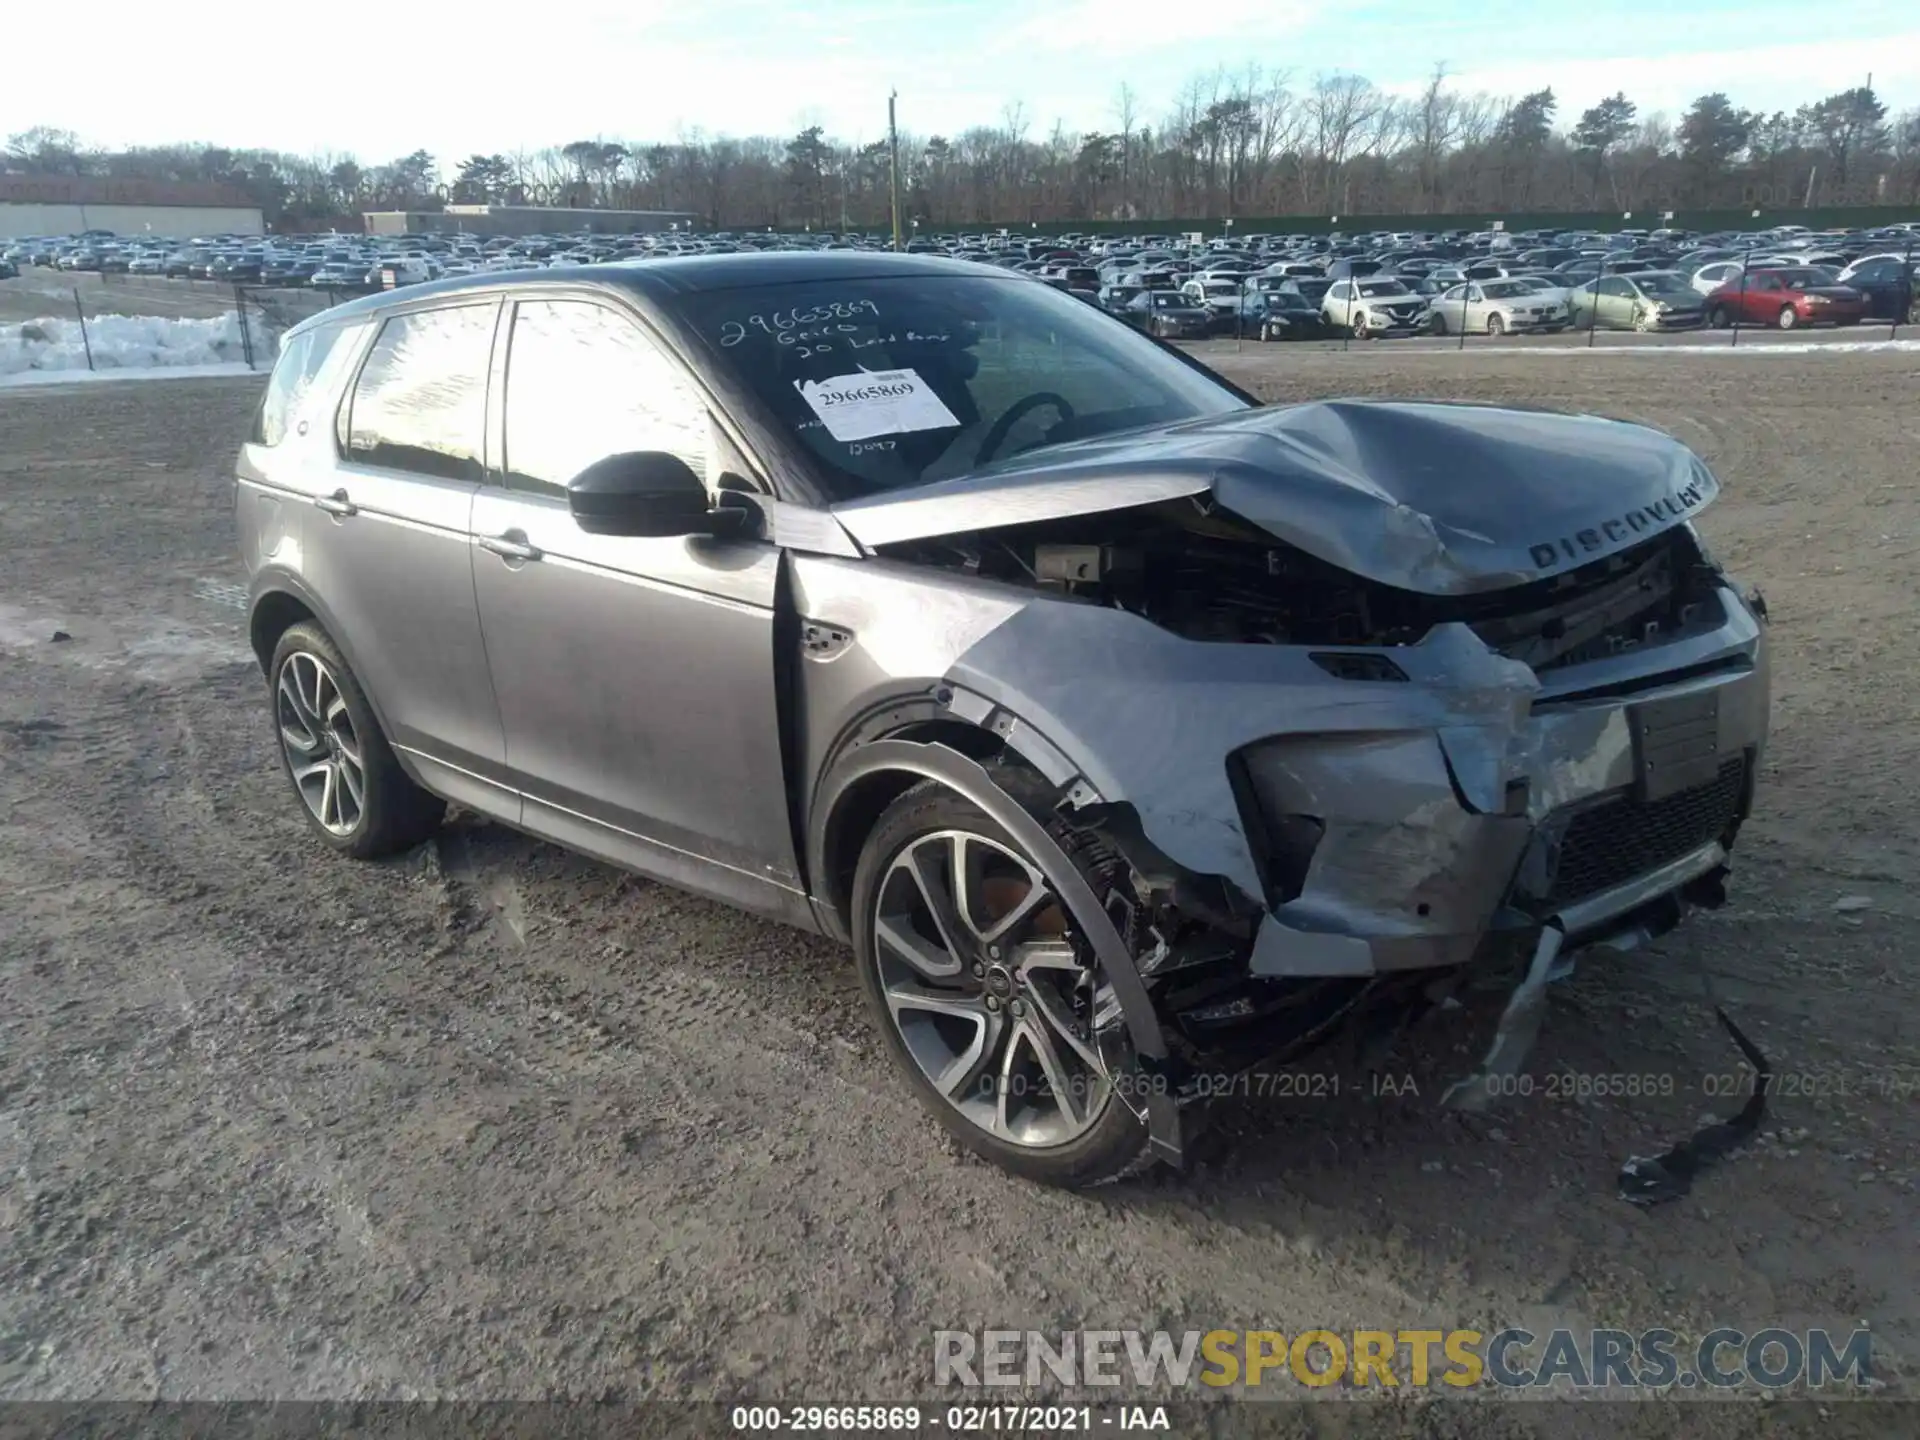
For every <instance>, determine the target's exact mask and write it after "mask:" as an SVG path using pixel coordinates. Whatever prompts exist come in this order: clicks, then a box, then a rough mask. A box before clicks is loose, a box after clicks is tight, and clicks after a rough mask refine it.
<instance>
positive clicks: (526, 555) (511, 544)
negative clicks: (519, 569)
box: [479, 530, 540, 560]
mask: <svg viewBox="0 0 1920 1440" xmlns="http://www.w3.org/2000/svg"><path fill="white" fill-rule="evenodd" d="M479 543H480V548H481V549H482V550H485V551H487V552H488V553H489V554H492V555H498V556H499V557H500V558H501V559H502V560H538V559H539V558H540V552H539V550H538V549H536V548H535V547H534V546H532V545H529V544H528V543H527V537H526V533H525V532H524V531H521V530H509V531H507V533H506V534H504V535H482V536H480V537H479Z"/></svg>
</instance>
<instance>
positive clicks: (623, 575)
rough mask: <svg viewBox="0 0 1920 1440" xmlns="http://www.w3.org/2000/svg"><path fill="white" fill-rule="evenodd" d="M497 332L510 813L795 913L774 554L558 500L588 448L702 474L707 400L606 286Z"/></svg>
mask: <svg viewBox="0 0 1920 1440" xmlns="http://www.w3.org/2000/svg"><path fill="white" fill-rule="evenodd" d="M502 334H503V343H504V344H506V346H507V348H506V352H505V363H504V366H503V368H502V369H501V370H500V371H498V372H497V373H496V382H495V383H496V393H498V394H499V395H500V396H501V397H502V400H503V404H502V405H501V424H500V426H499V429H498V431H497V433H496V437H495V440H496V450H495V454H494V457H493V458H494V464H493V467H492V473H491V475H490V477H489V484H488V486H487V488H486V489H485V490H484V491H483V492H482V493H481V495H480V497H479V499H478V501H477V502H476V504H475V506H474V516H473V534H474V544H475V547H476V548H475V551H474V556H473V560H474V591H475V593H476V595H477V596H478V600H479V607H480V624H481V629H482V631H483V633H484V634H485V637H486V653H487V658H488V662H489V665H490V667H491V670H492V674H493V689H494V693H495V695H496V696H498V698H499V705H500V714H501V719H502V722H503V724H504V727H505V731H506V756H507V764H508V767H509V769H510V771H511V774H512V776H513V779H514V783H515V784H516V785H518V786H519V787H520V789H521V790H522V792H523V795H524V809H523V818H522V823H523V824H524V825H525V826H526V827H527V828H528V829H530V830H534V831H536V832H538V833H541V834H545V835H548V836H550V837H552V838H554V839H557V840H560V841H562V842H563V843H566V844H569V845H573V846H576V847H578V848H580V849H583V850H586V851H588V852H589V853H593V854H598V855H601V856H603V857H605V858H607V859H611V860H615V861H617V862H619V863H622V864H626V865H631V866H633V867H634V868H636V869H639V870H642V871H644V872H646V873H649V874H653V875H656V876H658V877H660V878H662V879H665V880H670V881H673V882H674V883H677V884H682V885H687V886H689V887H691V888H694V889H699V890H705V891H708V892H709V893H719V894H724V895H725V896H726V897H727V898H729V899H731V900H733V901H735V902H736V903H738V904H743V905H747V906H749V907H751V908H756V909H760V910H763V911H769V912H773V913H782V912H784V911H788V910H790V908H791V906H792V904H793V902H794V901H795V899H796V898H797V895H796V892H797V888H798V867H797V864H796V862H795V857H794V847H793V838H792V827H791V822H790V818H789V810H788V805H787V787H786V774H785V767H784V763H783V757H782V750H781V744H780V717H779V710H778V706H777V702H776V695H775V671H774V597H775V592H776V588H777V585H778V579H779V571H780V558H779V553H778V551H777V550H776V549H775V548H774V547H773V546H772V545H771V544H768V543H766V542H764V541H761V540H758V539H739V540H731V539H730V540H716V539H711V538H705V537H691V538H689V537H673V538H658V539H656V538H629V537H613V536H603V535H589V534H588V533H586V532H585V531H584V530H582V529H581V528H580V527H579V525H577V524H576V523H575V522H574V519H573V517H572V514H571V513H570V511H569V510H568V507H567V501H566V485H567V482H568V481H570V480H571V479H572V478H573V477H574V476H575V475H577V474H579V473H580V471H582V470H584V469H585V468H586V467H587V466H588V465H590V464H592V463H593V462H595V461H597V460H601V459H604V458H605V457H607V456H609V455H614V454H620V453H624V452H628V451H635V450H664V451H668V452H671V453H672V454H675V455H678V456H679V457H680V458H682V459H683V460H685V461H686V462H687V464H688V465H690V466H691V467H692V468H693V470H694V472H695V473H696V474H699V475H701V476H702V477H703V478H705V479H706V480H707V481H708V482H709V484H712V483H713V482H714V481H715V480H716V479H717V478H718V471H719V468H720V464H719V462H718V461H717V460H716V458H715V457H716V454H717V453H718V452H717V447H718V446H720V445H722V444H723V443H724V442H722V441H718V440H716V437H715V431H714V428H713V427H714V422H713V420H712V417H711V416H710V414H709V411H708V407H707V404H706V402H705V400H704V399H703V397H702V395H701V393H700V391H699V390H698V388H697V387H696V386H695V385H694V383H693V381H692V379H691V377H690V376H689V375H688V374H687V373H686V371H685V369H684V368H683V366H682V365H681V362H680V361H679V360H678V359H677V358H676V357H674V356H672V355H671V354H669V353H667V352H666V351H665V350H664V349H662V348H661V347H659V346H658V345H657V344H656V343H655V342H654V340H653V339H652V337H651V336H650V335H649V333H648V332H647V331H646V330H645V329H644V328H642V326H641V324H640V322H639V321H638V319H637V318H636V317H635V316H633V315H631V314H629V313H628V312H627V311H625V310H624V309H619V308H614V306H613V305H612V304H610V303H603V302H601V301H599V300H596V299H591V298H573V297H571V296H568V297H563V298H540V299H536V298H531V297H527V298H521V299H520V300H518V301H517V302H516V304H515V305H514V306H513V313H512V315H511V316H510V317H509V319H508V321H507V322H506V324H505V326H504V327H503V331H502ZM508 337H510V338H508ZM741 468H744V466H743V465H742V466H741Z"/></svg>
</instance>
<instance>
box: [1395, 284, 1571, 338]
mask: <svg viewBox="0 0 1920 1440" xmlns="http://www.w3.org/2000/svg"><path fill="white" fill-rule="evenodd" d="M1428 313H1429V316H1430V318H1429V321H1428V323H1429V324H1430V325H1431V326H1432V327H1433V333H1434V334H1436V335H1469V334H1480V333H1485V334H1488V335H1507V334H1511V333H1513V332H1515V331H1527V330H1560V329H1563V328H1565V326H1566V323H1567V302H1566V298H1565V296H1564V295H1559V296H1556V295H1555V294H1554V293H1553V290H1552V287H1551V286H1549V285H1546V284H1545V283H1544V282H1543V283H1541V284H1540V285H1539V286H1537V287H1536V286H1535V285H1534V284H1533V283H1532V282H1530V281H1526V280H1521V279H1511V280H1478V281H1474V282H1472V283H1470V284H1466V285H1456V286H1454V287H1453V288H1452V289H1451V290H1448V291H1446V292H1445V293H1444V294H1441V295H1438V296H1435V297H1434V299H1433V301H1432V305H1431V309H1430V310H1429V312H1428Z"/></svg>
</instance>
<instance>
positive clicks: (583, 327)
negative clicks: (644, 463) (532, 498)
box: [506, 300, 708, 495]
mask: <svg viewBox="0 0 1920 1440" xmlns="http://www.w3.org/2000/svg"><path fill="white" fill-rule="evenodd" d="M707 439H708V428H707V408H706V405H705V403H704V402H703V401H702V400H701V398H700V397H699V395H698V394H697V393H695V391H694V390H693V388H692V386H691V385H690V383H689V382H688V380H687V378H686V376H685V375H684V374H682V373H681V369H680V365H679V362H678V361H676V360H674V359H672V358H671V357H669V356H667V355H665V354H663V353H662V352H661V350H660V349H659V347H658V346H656V345H655V344H654V343H653V341H652V340H650V339H649V338H648V337H647V336H646V334H645V333H644V332H642V331H641V329H640V328H639V326H638V325H637V324H635V322H634V321H633V320H631V319H629V318H628V317H627V316H625V315H622V314H620V313H618V312H617V311H614V310H609V309H608V308H607V307H606V306H604V305H596V304H594V303H592V302H591V301H586V300H522V301H521V302H520V303H519V304H518V305H516V306H515V307H514V316H513V331H512V339H511V341H510V343H509V346H508V350H507V387H506V470H507V484H508V486H509V487H510V488H512V489H516V490H532V491H537V492H541V493H544V494H550V495H559V494H564V493H565V491H566V487H567V485H568V483H569V482H570V481H571V480H572V479H573V478H574V476H576V475H578V474H579V473H580V472H581V471H582V470H584V469H586V468H587V467H588V466H589V465H592V464H594V463H595V462H596V461H600V460H604V459H606V457H607V456H609V455H620V454H625V453H627V452H629V451H634V450H664V451H666V452H668V453H669V454H672V455H677V456H679V457H680V458H681V459H682V460H684V461H686V462H687V464H688V466H690V467H691V468H692V470H693V473H694V474H696V475H698V476H700V477H701V479H703V480H704V479H705V478H706V473H707Z"/></svg>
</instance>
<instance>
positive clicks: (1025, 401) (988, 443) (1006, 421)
mask: <svg viewBox="0 0 1920 1440" xmlns="http://www.w3.org/2000/svg"><path fill="white" fill-rule="evenodd" d="M1042 405H1051V406H1053V408H1054V409H1056V410H1058V411H1059V412H1060V419H1061V421H1062V422H1063V423H1064V422H1065V421H1068V420H1071V419H1073V406H1071V405H1069V404H1068V403H1067V402H1066V398H1065V397H1064V396H1060V395H1056V394H1054V393H1053V391H1051V390H1040V391H1036V392H1035V393H1034V394H1032V395H1027V396H1024V397H1022V398H1021V399H1019V400H1016V401H1014V402H1013V404H1011V405H1009V406H1008V407H1007V408H1006V410H1005V411H1003V412H1002V413H1001V416H1000V418H999V419H998V420H996V421H994V422H993V425H992V426H991V427H990V428H989V429H988V431H987V433H986V435H985V436H984V437H982V439H981V441H980V448H979V449H978V450H976V451H975V452H974V454H973V463H974V464H976V465H984V464H986V463H987V461H988V460H990V459H992V458H993V456H994V455H995V453H996V452H998V450H999V449H1000V447H1001V446H1002V445H1004V444H1006V443H1007V436H1008V435H1010V434H1012V433H1013V427H1014V426H1015V425H1017V424H1019V423H1020V421H1021V420H1022V419H1024V418H1025V417H1026V414H1027V412H1028V411H1030V410H1037V409H1039V408H1040V407H1041V406H1042Z"/></svg>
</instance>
